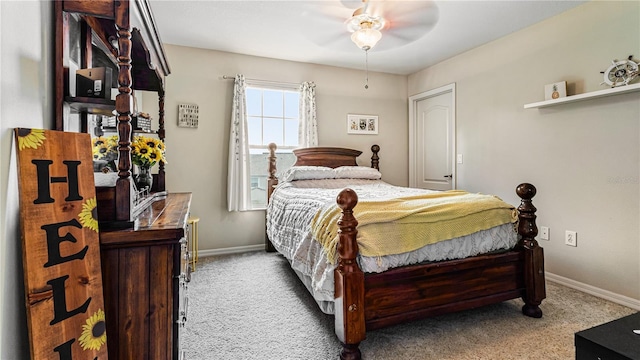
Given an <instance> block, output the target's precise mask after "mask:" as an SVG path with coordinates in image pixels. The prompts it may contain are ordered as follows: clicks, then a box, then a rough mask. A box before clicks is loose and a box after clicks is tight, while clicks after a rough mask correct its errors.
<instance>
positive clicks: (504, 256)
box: [265, 144, 546, 360]
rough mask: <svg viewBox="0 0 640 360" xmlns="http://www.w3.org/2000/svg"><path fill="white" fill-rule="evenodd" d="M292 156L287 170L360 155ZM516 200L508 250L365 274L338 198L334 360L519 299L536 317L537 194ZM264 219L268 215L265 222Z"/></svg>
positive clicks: (351, 162)
mask: <svg viewBox="0 0 640 360" xmlns="http://www.w3.org/2000/svg"><path fill="white" fill-rule="evenodd" d="M269 150H270V155H269V178H268V190H267V197H268V199H269V201H270V202H271V201H272V197H273V192H274V191H275V192H277V191H279V189H278V188H279V186H278V187H277V186H276V185H278V179H277V178H276V176H275V174H276V155H275V150H276V146H275V144H270V146H269ZM371 150H372V152H373V156H372V158H371V160H372V161H371V167H372V168H375V169H378V163H379V157H378V152H379V150H380V147H379V146H378V145H373V146H372V147H371ZM294 154H295V155H296V158H297V159H296V163H295V164H294V166H300V167H308V166H319V167H330V168H339V167H343V166H357V162H356V158H357V156H359V155H360V154H361V151H358V150H352V149H346V148H332V147H314V148H304V149H297V150H294ZM361 168H366V167H361ZM281 183H282V181H281ZM516 193H517V194H518V196H519V197H520V198H521V204H520V205H519V207H518V208H517V235H514V237H515V239H516V240H515V241H514V244H515V246H513V247H512V248H510V249H504V250H501V251H492V252H489V253H484V254H478V255H474V256H469V257H465V258H459V259H454V260H443V261H427V262H421V263H418V264H412V265H407V266H401V267H396V268H390V269H387V270H386V271H382V272H379V273H369V272H366V273H365V272H363V271H362V270H361V268H360V266H359V260H358V256H359V245H358V242H357V241H356V236H357V234H358V220H357V219H356V218H355V217H354V207H356V205H357V204H358V196H357V195H356V193H355V191H353V190H351V189H349V188H347V189H344V190H342V191H340V192H339V194H338V195H337V206H338V207H339V208H340V209H341V212H342V214H341V216H340V219H339V221H338V227H339V231H338V237H339V240H338V245H337V251H336V252H337V264H336V267H335V270H334V271H333V276H334V284H335V288H334V294H333V313H334V315H335V332H336V335H337V337H338V339H339V340H340V342H341V343H342V350H341V352H340V358H341V359H343V360H344V359H349V360H351V359H360V358H361V353H360V350H359V344H360V342H361V341H363V340H364V339H365V332H366V331H370V330H374V329H378V328H382V327H387V326H391V325H394V324H399V323H403V322H407V321H411V320H416V319H420V318H425V317H431V316H436V315H441V314H446V313H451V312H457V311H462V310H466V309H471V308H476V307H480V306H484V305H488V304H493V303H499V302H503V301H506V300H510V299H515V298H522V300H523V301H524V306H523V307H522V313H523V314H524V315H527V316H530V317H534V318H539V317H541V316H542V311H541V309H540V307H539V305H540V304H541V302H542V300H543V299H544V298H545V296H546V295H545V278H544V255H543V249H542V248H541V247H540V246H538V243H537V241H536V240H535V236H536V235H537V233H538V229H537V227H536V223H535V219H536V215H535V212H536V208H535V207H534V206H533V204H532V202H531V199H532V198H533V197H534V196H535V194H536V188H535V187H534V186H533V185H531V184H528V183H523V184H520V185H518V186H517V187H516ZM269 216H270V213H269V209H268V210H267V219H268V220H269ZM267 225H268V226H269V221H267ZM510 225H512V224H510ZM512 228H513V227H512ZM511 231H512V232H514V230H511ZM267 232H268V233H269V230H268V231H267ZM272 240H274V239H269V237H267V239H266V244H265V246H266V250H267V251H275V248H274V246H273V245H272ZM394 240H395V239H394ZM289 261H290V262H291V260H289Z"/></svg>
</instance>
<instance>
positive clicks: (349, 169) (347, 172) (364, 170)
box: [334, 166, 382, 180]
mask: <svg viewBox="0 0 640 360" xmlns="http://www.w3.org/2000/svg"><path fill="white" fill-rule="evenodd" d="M334 171H335V173H336V179H369V180H378V179H381V178H382V174H381V173H380V171H378V170H376V169H374V168H370V167H367V166H340V167H337V168H335V169H334Z"/></svg>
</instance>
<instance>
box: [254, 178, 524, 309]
mask: <svg viewBox="0 0 640 360" xmlns="http://www.w3.org/2000/svg"><path fill="white" fill-rule="evenodd" d="M345 187H349V188H351V189H353V190H354V191H355V192H356V194H358V198H359V199H380V198H388V197H389V196H394V197H404V196H411V195H417V194H421V193H425V192H432V191H431V190H423V189H413V188H406V187H398V186H393V185H390V184H388V183H386V182H384V181H381V180H363V179H323V180H299V181H293V182H285V183H281V184H280V185H278V187H277V188H276V189H275V191H274V192H273V195H272V196H271V199H270V201H269V205H268V207H267V235H268V237H269V240H270V241H271V242H272V244H273V246H274V247H275V248H276V249H277V250H278V252H280V253H281V254H282V255H284V256H285V257H286V258H287V259H288V260H289V262H290V263H291V267H292V268H293V269H294V270H295V271H296V273H297V274H298V276H299V277H300V278H301V279H302V280H303V282H304V283H305V285H306V286H307V288H308V289H309V291H310V292H311V294H312V295H313V297H314V298H315V299H316V301H317V302H318V305H319V306H320V308H321V309H322V311H324V312H326V313H333V298H334V283H333V271H334V269H335V265H332V264H330V263H329V262H328V261H327V256H326V253H325V251H324V248H323V247H322V245H321V244H320V243H318V242H317V241H315V240H314V239H313V236H312V230H311V221H312V219H313V217H314V216H315V214H316V213H317V212H318V211H319V210H320V209H322V208H323V207H324V206H325V205H327V204H329V203H332V204H335V202H336V197H337V195H338V193H339V192H340V191H341V190H342V189H344V188H345ZM517 239H518V237H517V233H516V231H515V229H514V227H513V224H505V225H500V226H497V227H494V228H491V229H488V230H484V231H480V232H478V233H475V234H472V235H469V236H464V237H460V238H455V239H451V240H446V241H441V242H438V243H435V244H432V245H428V246H425V247H423V248H421V249H418V250H416V251H412V252H408V253H403V254H398V255H391V256H384V257H365V256H361V255H358V264H359V265H360V268H361V269H362V271H364V272H368V273H376V272H383V271H385V270H387V269H390V268H394V267H399V266H404V265H411V264H417V263H421V262H425V261H441V260H450V259H461V258H465V257H469V256H474V255H479V254H482V253H488V252H492V251H498V250H503V249H510V248H512V247H514V246H515V244H516V243H517Z"/></svg>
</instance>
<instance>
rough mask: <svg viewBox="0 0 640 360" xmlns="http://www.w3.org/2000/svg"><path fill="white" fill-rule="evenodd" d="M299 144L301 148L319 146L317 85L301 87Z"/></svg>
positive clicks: (308, 83)
mask: <svg viewBox="0 0 640 360" xmlns="http://www.w3.org/2000/svg"><path fill="white" fill-rule="evenodd" d="M298 144H299V146H301V147H310V146H318V119H317V118H316V84H315V83H314V82H310V81H307V82H303V83H302V84H301V85H300V125H299V127H298Z"/></svg>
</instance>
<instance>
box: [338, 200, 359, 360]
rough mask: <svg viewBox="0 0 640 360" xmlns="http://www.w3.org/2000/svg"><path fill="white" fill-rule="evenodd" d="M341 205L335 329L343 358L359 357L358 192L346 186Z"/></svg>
mask: <svg viewBox="0 0 640 360" xmlns="http://www.w3.org/2000/svg"><path fill="white" fill-rule="evenodd" d="M337 203H338V207H340V209H342V215H341V216H340V220H338V227H339V230H338V236H339V237H340V240H339V242H338V267H337V268H336V270H335V273H334V277H335V302H334V304H335V330H336V335H337V336H338V339H339V340H340V342H342V351H341V352H340V359H342V360H360V358H361V356H362V355H361V353H360V349H359V348H358V346H359V345H360V342H361V341H362V340H364V339H365V322H364V273H363V272H362V270H360V268H359V267H358V264H357V263H356V256H357V255H358V243H357V241H356V235H357V234H358V230H357V229H356V227H357V226H358V221H357V220H356V218H355V217H354V216H353V208H354V207H355V206H356V204H357V203H358V195H356V193H355V191H353V190H351V189H349V188H347V189H344V190H342V191H341V192H340V194H338V198H337Z"/></svg>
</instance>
